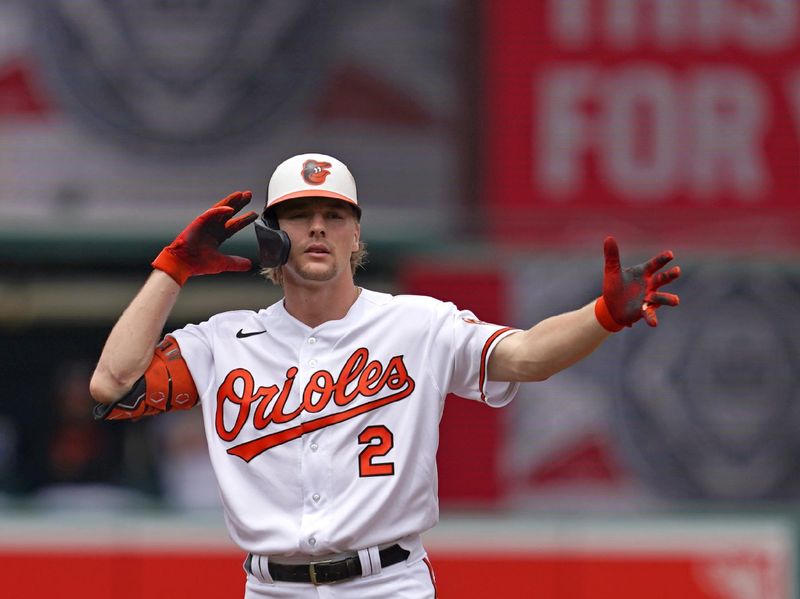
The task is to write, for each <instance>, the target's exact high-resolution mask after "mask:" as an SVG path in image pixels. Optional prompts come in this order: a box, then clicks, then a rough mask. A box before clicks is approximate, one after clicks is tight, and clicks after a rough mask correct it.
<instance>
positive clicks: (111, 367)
mask: <svg viewBox="0 0 800 599" xmlns="http://www.w3.org/2000/svg"><path fill="white" fill-rule="evenodd" d="M251 197H252V194H251V193H250V192H249V191H246V192H238V191H237V192H236V193H232V194H230V195H229V196H227V197H226V198H224V199H223V200H221V201H220V202H218V203H217V204H215V205H214V206H212V207H211V208H209V209H208V210H206V211H205V212H204V213H203V214H201V215H200V216H198V217H197V218H196V219H194V220H193V221H192V222H191V223H189V225H188V226H187V227H186V228H185V229H184V230H183V231H182V232H181V234H180V235H178V236H177V237H176V238H175V240H174V241H173V242H172V243H171V244H170V245H168V246H167V247H165V248H164V249H163V250H162V251H161V253H160V254H159V255H158V257H157V258H156V259H155V260H154V261H153V267H154V268H155V270H154V271H153V273H152V274H151V275H150V277H149V278H148V279H147V282H146V283H145V284H144V287H142V289H141V290H140V291H139V293H138V294H137V295H136V297H135V298H134V299H133V301H132V302H131V304H130V305H129V306H128V307H127V309H126V310H125V311H124V312H123V313H122V316H120V318H119V320H118V321H117V323H116V324H115V325H114V328H113V329H112V330H111V333H110V334H109V336H108V340H107V341H106V344H105V346H104V347H103V352H102V353H101V355H100V360H99V361H98V363H97V367H96V368H95V371H94V374H93V375H92V380H91V383H90V386H89V390H90V393H91V395H92V397H93V398H94V399H95V400H96V401H98V402H101V403H111V402H114V401H116V400H117V399H119V398H120V397H122V396H123V395H125V393H127V392H128V391H129V390H130V389H131V387H132V386H133V385H134V383H136V381H137V380H138V379H139V377H141V376H142V374H143V373H144V371H145V369H146V368H147V366H148V365H149V364H150V361H151V360H152V359H153V351H154V350H155V347H156V344H157V343H158V341H159V339H160V337H161V333H162V330H163V328H164V324H165V323H166V321H167V317H168V316H169V313H170V312H171V311H172V308H173V306H174V305H175V302H176V301H177V299H178V294H179V292H180V289H181V286H182V285H183V284H184V283H186V280H187V279H188V278H189V277H191V276H194V275H204V274H213V273H219V272H223V271H227V270H237V271H246V270H248V269H249V268H250V260H248V259H247V258H241V257H238V256H226V255H223V254H222V253H221V252H220V251H219V246H220V244H221V243H222V242H223V241H225V240H226V239H228V238H229V237H230V236H231V235H233V234H234V233H236V232H237V231H239V230H241V229H242V228H244V227H245V226H247V225H249V224H250V223H251V222H253V221H254V220H255V219H256V218H257V215H256V213H255V212H248V213H247V214H244V215H242V216H239V217H237V218H233V216H234V215H235V214H236V213H237V212H239V211H240V210H241V209H242V208H243V207H244V206H245V205H247V203H248V202H249V201H250V198H251Z"/></svg>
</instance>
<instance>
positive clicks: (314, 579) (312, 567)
mask: <svg viewBox="0 0 800 599" xmlns="http://www.w3.org/2000/svg"><path fill="white" fill-rule="evenodd" d="M332 563H333V560H330V559H329V560H325V561H321V562H311V563H309V564H308V575H309V576H310V577H311V584H313V585H314V586H319V585H321V584H330V583H331V581H325V582H319V581H318V580H317V569H316V568H317V566H321V565H323V564H332Z"/></svg>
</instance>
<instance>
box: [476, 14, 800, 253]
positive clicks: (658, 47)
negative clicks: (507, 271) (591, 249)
mask: <svg viewBox="0 0 800 599" xmlns="http://www.w3.org/2000/svg"><path fill="white" fill-rule="evenodd" d="M484 6H485V11H486V14H485V15H484V23H485V31H484V33H485V35H484V40H485V43H484V48H485V63H484V64H485V78H484V82H485V99H486V101H485V107H486V108H485V109H486V115H485V116H486V118H485V120H484V123H485V131H484V140H485V145H484V151H485V160H484V166H485V169H484V171H483V172H482V174H481V176H482V180H483V192H484V195H483V198H484V201H485V202H486V204H487V214H488V216H489V221H490V227H491V231H492V233H493V235H494V237H495V238H496V239H497V240H498V241H503V240H511V241H514V242H524V243H525V244H568V245H576V244H585V243H587V242H590V243H593V244H596V245H599V243H601V242H602V239H600V238H601V237H602V236H603V235H604V234H606V233H614V234H616V235H618V236H620V237H622V238H623V239H624V238H626V237H627V238H628V239H633V240H638V241H642V242H647V243H648V245H649V244H651V243H652V242H654V241H660V240H665V241H670V242H671V243H675V242H678V243H683V242H686V243H691V244H695V245H698V246H708V245H711V246H716V247H722V248H731V249H741V250H751V249H767V250H773V249H787V248H796V247H797V246H798V244H800V235H798V234H797V233H798V232H800V207H799V206H800V195H799V194H798V189H799V188H800V4H798V3H797V2H795V1H793V0H760V1H758V2H743V1H740V0H505V1H504V2H486V3H484Z"/></svg>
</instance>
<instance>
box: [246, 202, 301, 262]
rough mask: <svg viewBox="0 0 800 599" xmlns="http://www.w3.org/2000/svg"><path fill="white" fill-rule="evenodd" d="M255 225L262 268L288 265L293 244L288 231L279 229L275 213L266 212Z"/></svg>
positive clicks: (271, 211)
mask: <svg viewBox="0 0 800 599" xmlns="http://www.w3.org/2000/svg"><path fill="white" fill-rule="evenodd" d="M254 224H255V229H256V239H257V240H258V253H259V259H260V262H261V268H275V267H278V266H283V265H284V264H286V261H287V260H288V259H289V252H290V251H291V249H292V242H291V240H290V239H289V236H288V235H287V234H286V231H281V230H280V229H279V228H278V219H277V218H275V213H274V211H273V210H266V211H264V214H262V215H261V216H260V217H259V218H258V219H257V220H256V222H255V223H254Z"/></svg>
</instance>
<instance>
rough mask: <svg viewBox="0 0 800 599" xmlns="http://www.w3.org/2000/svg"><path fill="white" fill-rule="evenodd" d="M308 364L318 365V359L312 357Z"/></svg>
mask: <svg viewBox="0 0 800 599" xmlns="http://www.w3.org/2000/svg"><path fill="white" fill-rule="evenodd" d="M308 365H309V366H316V365H317V361H316V360H315V359H314V358H311V359H310V360H309V361H308Z"/></svg>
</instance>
